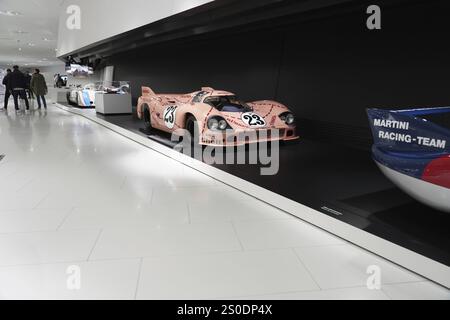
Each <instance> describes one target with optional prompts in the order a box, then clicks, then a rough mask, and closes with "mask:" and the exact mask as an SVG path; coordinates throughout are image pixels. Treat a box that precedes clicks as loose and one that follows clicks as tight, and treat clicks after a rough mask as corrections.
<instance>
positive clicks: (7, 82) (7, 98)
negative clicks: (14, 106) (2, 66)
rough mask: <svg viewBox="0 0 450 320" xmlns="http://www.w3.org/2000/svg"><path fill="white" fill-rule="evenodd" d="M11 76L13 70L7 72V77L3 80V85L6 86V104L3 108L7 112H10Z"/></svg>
mask: <svg viewBox="0 0 450 320" xmlns="http://www.w3.org/2000/svg"><path fill="white" fill-rule="evenodd" d="M10 75H11V69H8V70H6V76H5V77H4V78H3V81H2V84H3V85H4V86H5V102H4V105H3V107H4V108H5V111H8V101H9V97H11V86H10V84H9V77H10Z"/></svg>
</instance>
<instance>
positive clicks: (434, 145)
mask: <svg viewBox="0 0 450 320" xmlns="http://www.w3.org/2000/svg"><path fill="white" fill-rule="evenodd" d="M445 113H449V114H450V107H441V108H422V109H408V110H382V109H368V110H367V114H368V117H369V121H370V127H371V129H372V134H373V139H374V147H376V148H380V149H383V150H385V151H390V152H417V153H432V154H440V153H444V154H445V153H446V154H448V153H449V152H450V129H447V128H445V127H444V126H440V125H438V124H436V123H433V121H429V120H427V119H426V116H431V115H439V114H445Z"/></svg>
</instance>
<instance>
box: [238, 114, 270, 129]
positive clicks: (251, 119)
mask: <svg viewBox="0 0 450 320" xmlns="http://www.w3.org/2000/svg"><path fill="white" fill-rule="evenodd" d="M241 119H242V121H243V122H244V123H245V124H246V125H248V126H249V127H264V126H265V125H266V121H265V120H264V119H263V118H262V117H261V116H260V115H258V114H256V113H253V112H246V113H244V114H243V115H242V117H241Z"/></svg>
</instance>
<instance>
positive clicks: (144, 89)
mask: <svg viewBox="0 0 450 320" xmlns="http://www.w3.org/2000/svg"><path fill="white" fill-rule="evenodd" d="M142 95H143V96H155V95H156V94H155V92H153V90H152V89H150V87H142Z"/></svg>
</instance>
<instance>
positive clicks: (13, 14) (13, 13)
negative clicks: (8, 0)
mask: <svg viewBox="0 0 450 320" xmlns="http://www.w3.org/2000/svg"><path fill="white" fill-rule="evenodd" d="M0 15H2V16H9V17H17V16H21V15H22V14H21V13H20V12H18V11H11V10H6V11H3V10H0Z"/></svg>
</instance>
